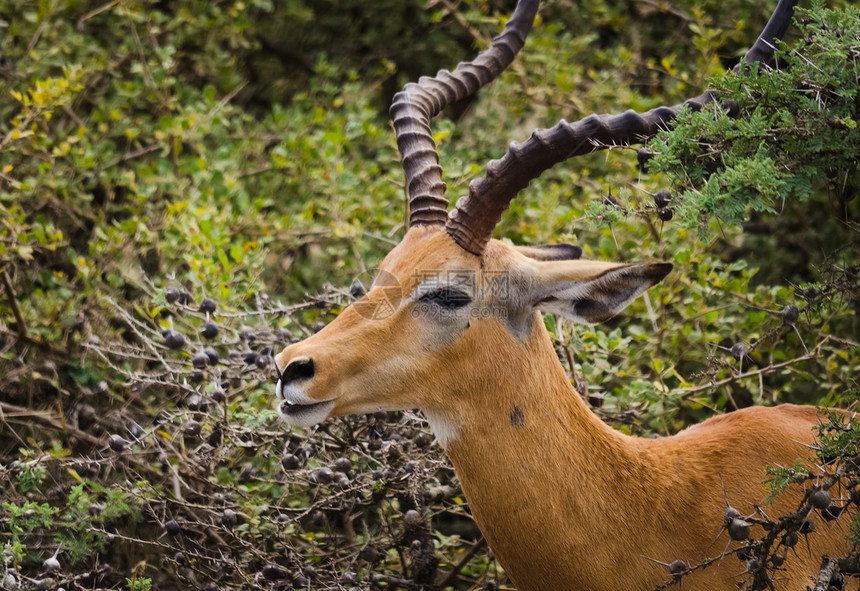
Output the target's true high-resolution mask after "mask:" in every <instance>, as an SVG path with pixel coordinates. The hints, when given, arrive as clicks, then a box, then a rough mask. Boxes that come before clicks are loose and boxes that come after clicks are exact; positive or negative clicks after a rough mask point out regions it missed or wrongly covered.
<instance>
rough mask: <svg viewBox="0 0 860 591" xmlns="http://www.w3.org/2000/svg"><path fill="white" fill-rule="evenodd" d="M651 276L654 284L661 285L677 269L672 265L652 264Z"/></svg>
mask: <svg viewBox="0 0 860 591" xmlns="http://www.w3.org/2000/svg"><path fill="white" fill-rule="evenodd" d="M649 267H650V269H649V274H650V275H651V279H652V280H653V281H654V283H659V282H660V281H662V280H663V278H664V277H666V275H668V274H669V273H670V272H671V271H672V269H673V268H674V267H675V265H673V264H672V263H652V264H651V265H649Z"/></svg>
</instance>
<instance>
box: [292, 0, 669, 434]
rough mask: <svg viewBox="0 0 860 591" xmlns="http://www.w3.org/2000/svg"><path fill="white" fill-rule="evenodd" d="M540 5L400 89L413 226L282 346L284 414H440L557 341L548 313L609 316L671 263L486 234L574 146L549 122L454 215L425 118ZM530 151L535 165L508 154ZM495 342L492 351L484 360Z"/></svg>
mask: <svg viewBox="0 0 860 591" xmlns="http://www.w3.org/2000/svg"><path fill="white" fill-rule="evenodd" d="M537 4H538V2H537V1H533V0H530V1H525V2H520V4H519V5H518V7H517V9H516V11H515V13H514V15H513V17H512V18H511V20H510V21H509V22H508V25H507V27H506V28H505V31H504V32H503V33H502V34H501V35H500V36H499V37H497V38H496V39H495V40H494V42H493V46H492V47H491V48H490V49H488V50H487V51H485V52H484V53H482V54H480V55H479V56H478V57H477V58H476V59H475V60H474V61H473V62H468V63H462V64H460V65H459V66H458V67H457V69H456V70H455V71H454V72H453V73H451V72H447V71H444V70H443V71H442V72H440V73H439V74H438V75H437V77H436V78H432V79H430V78H422V79H421V81H420V82H419V83H418V84H409V85H407V86H406V87H405V88H404V90H403V91H402V92H400V93H399V94H398V95H396V96H395V98H394V102H393V104H392V108H391V113H392V119H393V122H394V127H395V131H396V134H397V139H398V146H399V148H400V151H401V154H402V160H403V164H404V169H405V171H406V178H407V184H408V190H409V195H410V229H409V231H408V232H407V234H406V236H405V237H404V239H403V241H402V242H401V243H400V244H399V245H398V246H397V247H395V248H394V249H393V250H392V251H391V252H390V253H389V254H388V256H387V257H385V259H384V260H383V261H382V263H381V264H380V265H379V269H378V272H377V274H376V278H375V280H374V283H373V285H372V286H371V289H370V290H369V291H368V293H367V294H366V295H365V296H364V297H363V298H362V299H361V300H359V301H358V302H355V303H354V304H353V305H351V306H349V307H348V308H347V309H346V310H344V311H343V312H342V313H341V314H340V315H339V316H338V317H337V318H336V319H335V320H334V321H333V322H331V323H330V324H329V325H328V326H326V327H325V328H324V329H323V330H321V331H320V332H318V333H317V334H315V335H313V336H311V337H310V338H308V339H306V340H304V341H302V342H299V343H295V344H293V345H290V346H289V347H287V348H286V349H284V350H283V351H282V352H281V353H280V354H279V355H278V356H277V358H276V364H277V367H278V371H279V380H278V384H277V388H276V393H277V396H278V398H279V402H278V410H279V412H280V414H281V415H282V416H283V417H284V418H285V419H286V420H287V421H288V422H290V423H292V424H295V425H299V426H310V425H313V424H316V423H318V422H320V421H323V420H325V419H326V418H328V417H330V416H339V415H347V414H356V413H370V412H376V411H381V410H404V409H411V408H421V409H422V410H424V411H425V412H426V413H427V414H428V416H430V417H433V416H439V415H440V414H441V413H443V409H446V408H450V402H451V401H450V400H446V398H448V396H447V395H446V393H451V392H459V391H461V384H462V383H463V381H464V380H465V381H468V382H469V383H471V384H474V385H476V386H481V385H483V387H484V389H486V388H488V387H491V385H492V384H493V381H494V380H493V374H494V373H496V372H497V371H498V367H499V364H517V363H533V361H529V360H528V359H527V358H526V355H527V353H526V352H527V351H528V350H530V349H532V348H533V347H531V346H530V341H533V340H535V339H546V340H549V337H548V336H547V335H546V331H545V330H544V329H543V324H542V321H541V317H540V312H541V311H543V312H550V313H555V314H559V315H562V316H564V317H567V318H570V319H573V320H574V321H578V322H585V323H596V322H602V321H604V320H606V319H608V318H610V317H612V316H613V315H615V314H617V313H618V312H619V311H620V310H622V309H623V308H624V307H625V306H626V305H627V304H629V303H630V302H631V301H633V300H634V299H635V298H636V297H637V296H638V295H640V294H641V293H642V292H643V291H645V290H646V289H647V288H649V287H650V286H652V285H654V284H655V283H657V282H658V281H660V280H661V279H662V278H663V277H664V276H665V275H666V274H667V273H668V272H669V270H670V269H671V267H672V266H671V265H670V264H667V263H651V264H639V265H626V264H617V263H608V262H600V261H593V260H580V258H579V256H580V254H581V252H582V251H581V249H580V248H579V247H576V246H571V245H548V246H543V247H525V248H516V247H512V246H510V245H508V244H506V243H503V242H500V241H498V240H494V239H491V234H492V232H493V228H494V227H495V225H496V224H497V223H498V221H499V219H500V217H501V214H502V212H503V211H504V209H506V208H507V207H508V204H509V203H510V201H511V199H513V198H514V197H515V196H516V194H517V193H518V192H519V190H520V189H521V188H523V187H525V186H526V185H527V184H528V182H529V180H530V179H531V178H534V177H535V176H537V175H538V174H540V171H542V170H543V169H545V168H548V167H549V166H551V165H552V163H549V164H548V163H547V162H548V161H547V157H549V158H550V160H551V159H553V158H554V159H555V160H556V161H559V160H562V159H564V158H565V157H567V156H568V155H570V153H571V150H570V148H569V147H567V146H565V145H564V142H559V141H553V140H552V139H550V140H549V143H547V144H546V145H541V144H544V139H543V138H542V137H540V133H541V132H536V135H535V136H534V137H533V140H534V141H535V142H536V143H537V147H539V148H540V149H538V150H536V149H535V147H534V146H528V145H526V144H524V145H523V146H516V145H513V146H512V148H511V152H510V153H509V155H508V156H507V157H506V160H507V161H506V160H502V161H497V162H493V163H491V164H490V165H489V166H488V171H487V175H486V177H484V178H483V179H478V180H476V181H473V182H472V184H471V186H470V191H469V196H468V197H465V198H463V199H461V200H460V201H459V202H458V203H457V205H456V207H455V208H454V209H453V210H452V211H451V212H450V214H449V213H448V206H449V204H448V201H447V200H446V199H445V197H444V196H443V195H444V191H445V184H444V183H443V182H442V180H441V178H442V170H441V168H440V167H439V163H438V162H439V160H438V154H437V152H436V147H435V144H434V142H433V139H432V136H431V134H430V128H429V120H430V118H431V117H432V116H434V115H435V114H437V113H438V112H439V111H441V110H442V108H444V106H445V105H446V104H450V103H451V102H453V101H456V100H459V99H462V98H464V97H466V96H468V95H470V94H472V93H474V92H476V91H477V90H478V89H479V88H480V87H481V86H482V85H484V84H486V83H488V82H489V81H491V80H492V79H493V78H495V77H496V76H498V74H499V73H500V72H501V71H502V70H503V69H504V68H505V67H507V65H508V64H509V63H510V62H511V61H512V60H513V58H514V56H515V55H516V53H517V52H518V51H519V49H520V48H521V47H522V45H523V43H524V41H525V36H526V34H527V33H528V31H529V29H530V27H531V25H532V22H533V20H534V17H535V13H536V10H537ZM598 127H600V125H599V126H598ZM552 131H553V130H550V132H552ZM591 131H593V130H587V131H586V133H590V132H591ZM624 133H625V134H627V135H630V134H632V133H636V129H631V128H629V127H627V128H625V131H624ZM569 141H570V139H568V142H569ZM574 141H578V140H574ZM588 146H589V147H591V148H592V149H593V147H592V146H593V144H591V143H588ZM559 150H561V151H563V152H566V153H559V152H558V151H559ZM524 155H525V157H523V156H524ZM535 160H538V161H539V162H538V163H537V165H536V166H535V165H534V164H532V166H531V169H529V168H528V167H527V168H526V169H522V167H518V166H516V165H514V166H510V161H514V162H517V161H518V162H520V163H521V162H532V161H535ZM535 169H537V173H536V174H535ZM487 351H491V352H492V355H491V356H490V357H491V362H490V363H477V362H476V359H475V358H476V356H480V357H486V356H487V355H486V352H487ZM467 376H468V377H467ZM431 420H432V419H431Z"/></svg>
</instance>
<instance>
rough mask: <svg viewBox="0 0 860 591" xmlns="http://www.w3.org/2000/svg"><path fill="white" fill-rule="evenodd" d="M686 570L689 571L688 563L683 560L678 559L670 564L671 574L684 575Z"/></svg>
mask: <svg viewBox="0 0 860 591" xmlns="http://www.w3.org/2000/svg"><path fill="white" fill-rule="evenodd" d="M685 572H687V563H686V562H684V561H683V560H676V561H675V562H673V563H672V564H670V565H669V574H671V575H682V574H684V573H685Z"/></svg>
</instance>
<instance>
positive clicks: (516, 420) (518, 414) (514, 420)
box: [511, 406, 526, 427]
mask: <svg viewBox="0 0 860 591" xmlns="http://www.w3.org/2000/svg"><path fill="white" fill-rule="evenodd" d="M525 424H526V415H524V414H523V410H522V409H521V408H520V407H519V406H515V407H514V412H512V413H511V427H524V426H525Z"/></svg>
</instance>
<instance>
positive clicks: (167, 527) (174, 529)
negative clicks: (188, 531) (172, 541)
mask: <svg viewBox="0 0 860 591" xmlns="http://www.w3.org/2000/svg"><path fill="white" fill-rule="evenodd" d="M164 531H166V532H167V534H168V535H170V536H176V535H179V533H180V532H181V531H182V528H181V527H179V524H178V523H176V520H175V519H171V520H170V521H168V522H167V523H165V524H164Z"/></svg>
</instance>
